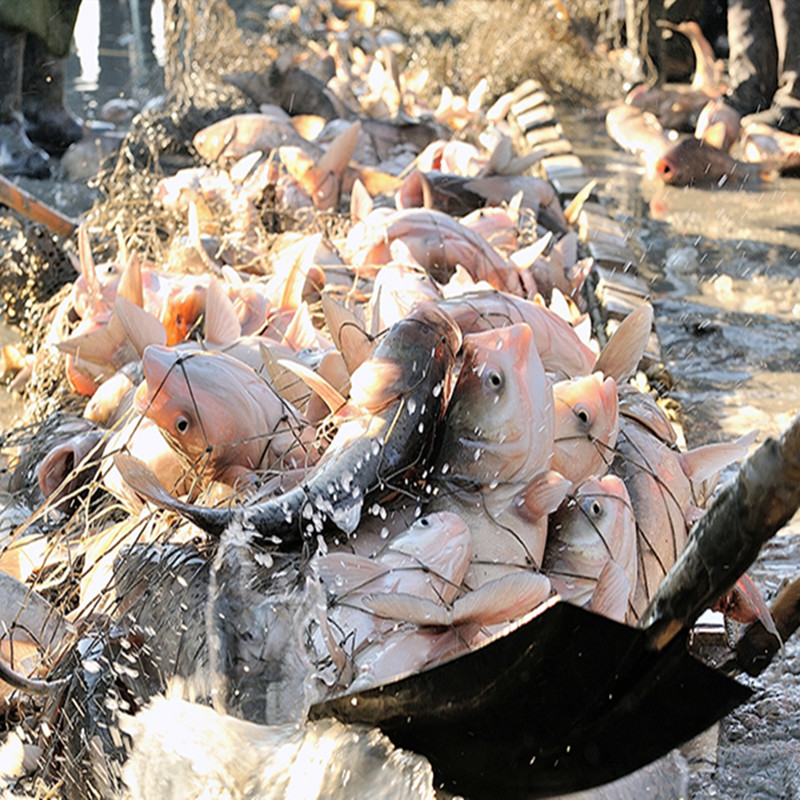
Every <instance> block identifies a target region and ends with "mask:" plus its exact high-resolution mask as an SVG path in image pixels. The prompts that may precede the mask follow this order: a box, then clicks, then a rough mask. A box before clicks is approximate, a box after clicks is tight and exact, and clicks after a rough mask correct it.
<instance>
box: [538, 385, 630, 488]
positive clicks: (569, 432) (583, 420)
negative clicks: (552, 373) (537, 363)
mask: <svg viewBox="0 0 800 800" xmlns="http://www.w3.org/2000/svg"><path fill="white" fill-rule="evenodd" d="M553 401H554V403H555V439H554V449H553V460H552V462H551V466H552V468H553V469H555V470H557V471H558V472H560V473H561V474H562V475H563V476H564V477H565V478H567V479H568V480H570V481H572V482H573V483H574V484H581V483H583V482H584V481H585V480H587V479H588V478H590V477H591V476H592V475H602V474H603V473H605V471H606V469H607V468H608V465H609V464H610V463H611V462H612V461H613V458H614V447H615V445H616V443H617V435H618V433H619V404H618V402H617V382H616V381H615V380H614V379H613V378H611V377H609V378H603V376H602V374H601V373H599V372H593V373H592V374H591V375H587V376H585V377H582V378H573V379H572V380H568V381H559V382H558V383H556V384H554V385H553Z"/></svg>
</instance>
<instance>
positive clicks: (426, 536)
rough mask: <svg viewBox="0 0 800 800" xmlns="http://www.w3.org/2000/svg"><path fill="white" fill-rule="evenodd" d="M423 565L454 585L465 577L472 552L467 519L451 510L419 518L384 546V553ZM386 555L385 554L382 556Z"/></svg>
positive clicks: (410, 562)
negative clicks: (385, 548)
mask: <svg viewBox="0 0 800 800" xmlns="http://www.w3.org/2000/svg"><path fill="white" fill-rule="evenodd" d="M388 553H392V554H393V555H399V556H402V557H405V558H406V559H408V561H409V564H410V565H418V566H423V567H425V568H426V570H429V571H431V572H433V573H434V574H436V575H437V576H439V577H442V578H444V579H445V580H446V581H447V582H448V583H450V584H451V585H453V586H458V585H459V584H460V583H461V581H462V580H463V578H464V574H465V573H466V571H467V566H468V565H469V559H470V555H471V554H472V536H471V534H470V531H469V528H468V527H467V524H466V522H464V520H463V519H461V517H459V516H458V514H454V513H453V512H451V511H439V512H435V513H432V514H426V515H425V516H424V517H420V518H419V519H418V520H417V521H416V522H415V523H414V524H413V525H412V526H411V527H410V528H408V530H406V531H405V532H404V533H402V534H400V535H399V536H397V537H396V538H395V539H393V540H392V542H391V543H390V544H389V546H388V547H387V554H388ZM384 558H386V556H384Z"/></svg>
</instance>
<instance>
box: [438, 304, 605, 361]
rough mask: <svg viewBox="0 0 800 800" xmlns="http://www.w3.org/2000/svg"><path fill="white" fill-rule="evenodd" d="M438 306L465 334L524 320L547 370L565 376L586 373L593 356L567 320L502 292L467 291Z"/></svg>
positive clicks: (594, 356)
mask: <svg viewBox="0 0 800 800" xmlns="http://www.w3.org/2000/svg"><path fill="white" fill-rule="evenodd" d="M439 307H440V308H442V309H444V310H445V311H446V312H447V313H448V314H450V316H452V317H453V319H454V320H455V321H456V323H457V324H458V326H459V328H461V331H462V332H463V333H465V334H467V333H478V332H480V331H488V330H492V329H494V328H503V327H506V326H508V325H514V324H515V323H519V322H523V323H525V324H526V325H528V327H530V329H531V331H532V333H533V343H534V345H535V347H536V350H537V352H538V354H539V357H540V358H541V360H542V363H543V365H544V368H545V370H547V371H548V372H554V373H558V374H559V375H561V374H566V375H567V376H569V377H575V376H578V375H588V374H589V373H590V372H591V371H592V369H593V367H594V364H595V361H596V359H597V356H596V354H595V353H594V352H593V351H592V350H591V349H590V348H589V347H587V346H586V345H585V344H584V343H583V342H582V341H581V340H580V339H579V338H578V335H577V334H576V333H575V331H574V330H573V328H572V326H571V325H570V324H569V323H568V322H566V321H565V320H563V319H561V317H559V316H558V315H557V314H555V313H553V312H552V311H550V310H549V309H548V308H545V307H544V306H542V305H539V304H538V303H534V302H531V301H530V300H524V299H523V298H521V297H516V296H515V295H512V294H508V293H506V292H499V291H493V292H489V291H484V292H469V293H467V294H463V295H460V296H458V297H454V298H450V299H448V300H444V301H442V302H441V303H439Z"/></svg>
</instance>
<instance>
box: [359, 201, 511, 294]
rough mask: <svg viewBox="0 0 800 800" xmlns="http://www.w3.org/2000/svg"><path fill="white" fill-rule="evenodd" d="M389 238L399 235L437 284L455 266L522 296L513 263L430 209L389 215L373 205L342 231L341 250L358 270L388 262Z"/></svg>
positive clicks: (439, 212)
mask: <svg viewBox="0 0 800 800" xmlns="http://www.w3.org/2000/svg"><path fill="white" fill-rule="evenodd" d="M394 239H402V240H403V242H404V243H405V244H406V246H407V247H408V249H409V251H410V252H411V254H412V255H413V257H414V258H415V259H416V261H417V262H418V263H419V264H420V265H421V266H422V267H423V268H424V269H425V270H427V272H428V273H429V274H430V275H431V277H433V278H434V279H435V280H437V281H438V282H439V283H447V281H448V280H449V279H450V277H451V275H452V274H453V271H454V270H455V268H456V266H457V265H458V264H460V265H461V266H462V267H463V268H464V269H466V270H467V272H469V274H470V275H471V276H472V277H473V278H474V279H475V280H485V281H487V282H488V283H489V284H490V285H491V286H492V287H494V288H495V289H502V290H506V291H508V292H510V293H511V294H522V282H521V280H520V277H519V274H518V271H517V268H516V267H515V266H514V265H513V264H510V263H509V262H507V261H506V259H504V258H503V257H502V256H501V255H500V254H499V253H498V252H497V251H496V250H495V249H494V248H493V247H491V245H489V244H488V242H487V241H486V240H485V239H484V238H483V237H481V236H479V235H478V234H476V233H473V232H472V231H471V230H469V228H467V227H466V226H464V225H462V224H461V223H459V222H458V220H455V219H453V217H451V216H449V215H448V214H445V213H443V212H441V211H436V210H435V209H417V208H409V209H401V210H399V211H394V212H389V213H388V214H387V213H385V210H384V209H376V210H375V211H373V212H372V213H371V214H370V215H369V216H368V217H367V218H366V219H365V220H362V221H360V222H358V223H357V224H356V225H354V226H353V228H352V230H351V231H350V233H349V234H348V235H347V242H346V248H345V249H346V251H347V252H348V254H349V260H350V263H351V264H352V265H353V266H354V267H355V268H356V269H357V270H358V269H360V268H369V267H373V268H374V265H376V264H386V263H388V262H389V261H390V260H391V249H390V245H391V243H392V241H393V240H394Z"/></svg>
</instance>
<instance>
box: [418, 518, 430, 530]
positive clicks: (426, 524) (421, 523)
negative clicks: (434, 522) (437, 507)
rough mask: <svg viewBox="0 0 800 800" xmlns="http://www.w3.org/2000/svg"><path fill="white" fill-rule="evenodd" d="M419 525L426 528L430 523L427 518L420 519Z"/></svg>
mask: <svg viewBox="0 0 800 800" xmlns="http://www.w3.org/2000/svg"><path fill="white" fill-rule="evenodd" d="M419 524H420V525H422V527H423V528H427V527H428V526H429V525H430V524H431V521H430V520H429V519H428V518H427V517H421V518H420V521H419Z"/></svg>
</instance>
